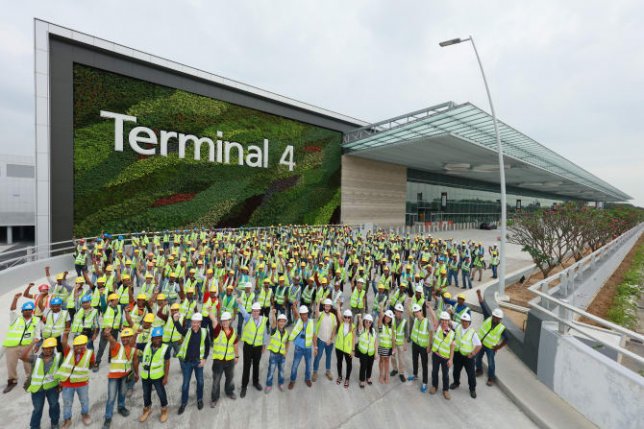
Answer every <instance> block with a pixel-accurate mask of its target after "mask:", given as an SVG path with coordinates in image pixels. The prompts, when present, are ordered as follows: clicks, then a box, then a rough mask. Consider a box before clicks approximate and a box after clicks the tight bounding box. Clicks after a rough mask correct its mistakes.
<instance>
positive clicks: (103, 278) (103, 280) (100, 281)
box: [96, 276, 105, 283]
mask: <svg viewBox="0 0 644 429" xmlns="http://www.w3.org/2000/svg"><path fill="white" fill-rule="evenodd" d="M96 283H105V276H101V277H99V278H97V279H96Z"/></svg>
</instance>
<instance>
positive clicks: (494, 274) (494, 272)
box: [491, 265, 499, 279]
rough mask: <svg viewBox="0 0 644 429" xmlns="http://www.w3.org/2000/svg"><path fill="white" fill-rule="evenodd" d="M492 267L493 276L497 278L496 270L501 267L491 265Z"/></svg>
mask: <svg viewBox="0 0 644 429" xmlns="http://www.w3.org/2000/svg"><path fill="white" fill-rule="evenodd" d="M491 267H492V278H493V279H495V278H496V277H497V274H496V271H497V269H498V268H499V266H498V265H491Z"/></svg>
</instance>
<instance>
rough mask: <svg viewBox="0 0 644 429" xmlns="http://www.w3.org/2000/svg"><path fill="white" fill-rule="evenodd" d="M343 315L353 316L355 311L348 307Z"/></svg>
mask: <svg viewBox="0 0 644 429" xmlns="http://www.w3.org/2000/svg"><path fill="white" fill-rule="evenodd" d="M342 315H343V316H344V317H353V313H352V312H351V310H349V309H348V308H347V309H346V310H344V313H342Z"/></svg>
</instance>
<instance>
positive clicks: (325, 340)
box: [312, 298, 338, 382]
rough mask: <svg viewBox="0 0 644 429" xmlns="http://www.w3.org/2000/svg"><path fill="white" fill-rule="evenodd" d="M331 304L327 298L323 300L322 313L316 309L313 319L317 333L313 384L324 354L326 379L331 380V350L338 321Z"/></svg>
mask: <svg viewBox="0 0 644 429" xmlns="http://www.w3.org/2000/svg"><path fill="white" fill-rule="evenodd" d="M332 304H333V302H332V301H331V299H329V298H327V299H325V300H324V303H323V305H324V311H323V312H322V313H320V310H319V308H317V307H316V311H315V319H316V320H317V322H316V326H315V332H317V347H318V354H317V356H315V359H314V361H313V377H312V380H313V381H314V382H315V381H317V379H318V368H319V367H320V360H321V359H322V355H323V354H324V353H326V361H325V364H326V365H325V368H326V378H328V379H329V380H333V377H332V376H331V351H332V350H333V341H334V340H335V335H336V332H337V328H338V319H337V318H336V313H335V312H333V311H331V308H332Z"/></svg>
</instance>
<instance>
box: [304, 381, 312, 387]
mask: <svg viewBox="0 0 644 429" xmlns="http://www.w3.org/2000/svg"><path fill="white" fill-rule="evenodd" d="M304 383H306V385H307V386H309V387H311V386H313V383H311V380H306V381H305V382H304Z"/></svg>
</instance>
